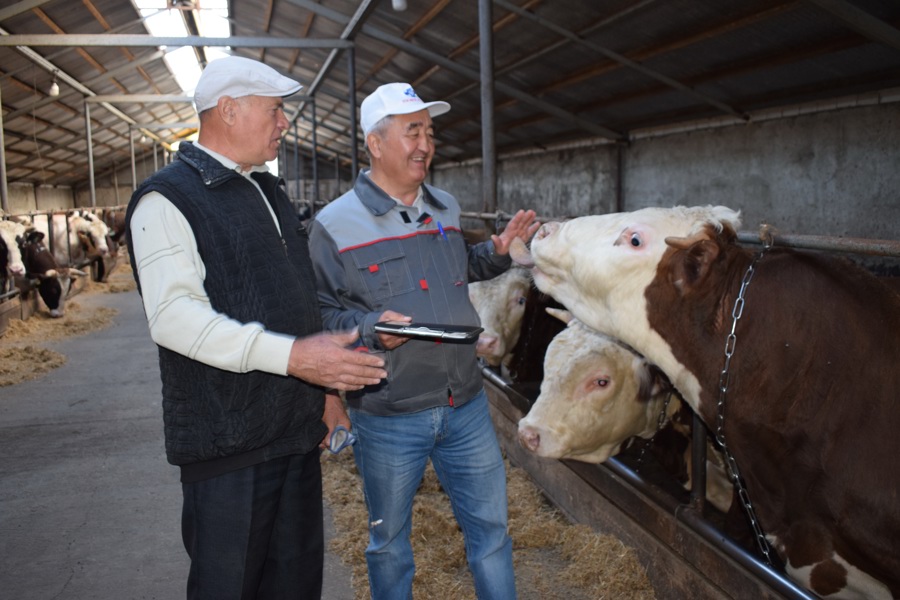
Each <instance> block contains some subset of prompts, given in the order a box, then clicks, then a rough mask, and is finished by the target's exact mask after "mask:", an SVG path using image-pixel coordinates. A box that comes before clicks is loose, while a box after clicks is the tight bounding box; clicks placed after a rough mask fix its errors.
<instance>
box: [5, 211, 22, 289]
mask: <svg viewBox="0 0 900 600" xmlns="http://www.w3.org/2000/svg"><path fill="white" fill-rule="evenodd" d="M24 233H25V227H24V226H23V225H21V224H19V223H16V222H14V221H6V220H3V221H0V253H3V255H4V257H5V260H4V261H3V263H2V264H3V266H4V267H5V270H6V272H8V273H9V274H10V275H11V276H13V277H21V276H23V275H25V265H24V263H23V262H22V253H21V251H20V249H19V244H18V239H19V238H20V237H21V236H22V235H23V234H24ZM6 272H2V273H0V275H2V276H3V277H4V278H5V277H6V274H7V273H6Z"/></svg>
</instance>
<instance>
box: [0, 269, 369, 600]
mask: <svg viewBox="0 0 900 600" xmlns="http://www.w3.org/2000/svg"><path fill="white" fill-rule="evenodd" d="M126 264H127V263H126ZM128 282H131V283H130V285H126V284H127V283H128ZM117 284H118V285H117ZM128 288H130V290H131V291H124V292H121V293H110V291H111V290H113V291H114V290H116V289H128ZM133 288H134V285H133V281H131V273H130V272H129V271H128V270H127V267H126V268H123V269H122V270H117V271H116V272H114V273H113V274H112V276H111V277H110V283H109V284H96V283H94V284H91V287H90V288H89V289H87V290H86V291H85V292H83V293H80V294H78V295H77V296H75V297H74V298H72V299H71V300H70V301H69V304H68V309H67V313H68V314H67V315H66V317H65V318H64V320H53V321H50V320H49V319H47V318H42V317H43V316H44V315H41V314H36V315H34V316H32V317H31V318H30V319H29V320H28V321H25V322H19V325H21V326H23V328H25V329H28V330H35V331H37V330H39V329H40V327H41V325H46V326H48V327H53V329H54V330H55V331H54V332H53V333H50V334H49V335H48V334H46V333H45V334H44V335H43V338H44V339H37V340H35V339H32V338H33V337H34V336H33V335H31V336H30V337H29V336H25V338H22V337H19V338H13V336H12V335H9V336H5V337H3V338H0V352H3V356H4V359H3V360H2V362H0V374H4V373H5V372H7V371H12V370H14V369H16V368H17V365H16V364H15V363H17V362H18V361H15V360H11V359H7V355H6V354H5V352H6V351H7V350H10V349H14V350H16V352H18V353H19V354H20V355H21V354H27V355H28V357H29V359H30V360H31V361H33V366H40V365H39V363H41V364H44V363H47V362H50V363H55V362H61V360H60V359H59V357H60V356H61V357H64V361H65V362H64V364H62V365H61V366H59V367H58V368H52V369H51V370H49V371H48V372H46V373H44V374H40V375H39V376H37V377H36V378H33V379H30V380H27V381H23V382H21V383H17V384H15V385H2V386H0V506H2V510H0V557H2V560H3V568H2V569H0V589H2V590H3V592H0V596H2V597H4V598H10V599H12V598H15V599H26V598H27V599H29V600H50V599H51V598H66V599H67V600H87V599H88V598H91V599H96V598H103V599H113V598H115V599H116V600H129V599H135V600H137V599H167V600H168V599H172V598H183V597H184V582H185V579H186V573H187V568H188V560H187V555H186V554H185V552H184V547H183V545H182V543H181V532H180V515H181V487H180V484H179V481H178V470H177V469H175V468H174V467H172V466H170V465H169V464H168V463H167V462H166V457H165V450H164V446H163V430H162V407H161V405H160V380H159V370H158V367H157V355H156V348H155V347H154V345H153V343H152V342H151V340H150V337H149V334H148V331H147V325H146V322H145V320H144V314H143V310H142V309H141V304H140V298H139V296H138V294H137V292H136V291H134V289H133ZM42 311H44V312H46V309H45V308H43V307H42ZM42 322H43V323H42ZM90 322H93V324H94V325H101V326H102V328H100V329H94V330H91V331H88V330H90V329H93V328H92V326H91V323H90ZM65 329H68V330H70V332H72V333H78V334H79V335H74V336H67V337H62V338H60V339H56V338H57V333H58V332H59V331H60V330H65ZM39 336H40V334H39ZM47 338H51V339H49V340H48V339H47ZM23 339H24V342H23ZM5 374H7V375H9V376H10V377H12V376H14V374H13V373H5ZM0 382H2V378H0ZM326 535H331V528H330V520H329V521H328V522H327V524H326ZM325 568H326V581H327V582H328V589H327V590H326V593H325V594H324V595H323V600H350V599H351V598H352V597H353V596H352V591H351V590H350V577H349V575H348V572H349V571H346V570H345V568H344V567H343V565H341V563H340V561H339V560H338V559H337V558H336V557H334V556H329V557H328V558H327V559H326V565H325Z"/></svg>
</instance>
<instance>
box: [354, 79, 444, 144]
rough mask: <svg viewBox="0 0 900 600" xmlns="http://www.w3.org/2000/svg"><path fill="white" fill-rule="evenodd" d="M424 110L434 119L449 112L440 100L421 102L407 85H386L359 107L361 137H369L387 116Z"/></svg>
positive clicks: (367, 97)
mask: <svg viewBox="0 0 900 600" xmlns="http://www.w3.org/2000/svg"><path fill="white" fill-rule="evenodd" d="M426 108H427V109H428V114H429V115H431V116H432V117H436V116H438V115H442V114H444V113H445V112H447V111H448V110H450V105H449V104H447V103H446V102H442V101H440V100H436V101H434V102H422V99H421V98H419V96H418V95H416V91H415V90H414V89H412V86H411V85H409V84H408V83H386V84H384V85H382V86H379V87H378V89H376V90H375V91H374V92H372V93H371V94H369V95H368V96H366V99H365V100H363V101H362V105H361V106H360V107H359V113H360V117H359V120H360V125H362V130H363V135H369V132H370V131H371V130H372V128H373V127H374V126H375V124H376V123H378V121H380V120H382V119H383V118H385V117H387V116H389V115H408V114H409V113H414V112H419V111H420V110H425V109H426Z"/></svg>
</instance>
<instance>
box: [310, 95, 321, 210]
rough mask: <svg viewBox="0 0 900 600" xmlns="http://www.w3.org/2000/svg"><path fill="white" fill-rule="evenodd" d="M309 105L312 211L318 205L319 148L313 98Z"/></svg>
mask: <svg viewBox="0 0 900 600" xmlns="http://www.w3.org/2000/svg"><path fill="white" fill-rule="evenodd" d="M309 104H310V107H311V108H312V134H313V135H312V176H313V206H312V210H313V212H315V211H316V208H317V207H318V206H320V205H319V149H318V144H319V140H318V138H317V137H316V128H317V124H316V99H315V98H313V99H312V100H311V101H310V103H309Z"/></svg>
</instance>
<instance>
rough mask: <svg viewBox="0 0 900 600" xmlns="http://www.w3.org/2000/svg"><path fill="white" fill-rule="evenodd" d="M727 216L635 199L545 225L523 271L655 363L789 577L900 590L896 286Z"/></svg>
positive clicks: (814, 585)
mask: <svg viewBox="0 0 900 600" xmlns="http://www.w3.org/2000/svg"><path fill="white" fill-rule="evenodd" d="M739 224H740V215H739V213H738V212H735V211H733V210H731V209H729V208H726V207H722V206H718V207H714V206H706V207H692V208H688V207H675V208H668V209H666V208H648V209H643V210H639V211H635V212H632V213H618V214H610V215H602V216H589V217H581V218H578V219H574V220H571V221H567V222H566V223H562V224H560V223H549V224H546V225H544V226H543V228H542V229H541V230H540V231H539V232H538V233H537V234H536V235H535V237H534V239H533V240H532V243H531V257H530V258H529V257H527V256H526V255H524V253H522V251H523V250H525V249H524V247H523V246H520V247H517V249H516V251H515V255H516V256H517V257H518V260H519V261H520V262H529V261H532V260H533V264H534V269H533V275H534V281H535V284H536V285H537V286H538V288H539V289H541V290H542V291H544V292H546V293H548V294H550V295H552V296H553V297H555V298H556V299H557V300H558V301H560V302H561V303H562V304H564V305H565V306H566V307H567V308H569V310H571V311H572V313H573V314H574V315H575V316H576V317H577V318H578V319H580V320H582V321H584V322H585V323H586V324H588V325H590V326H592V327H596V328H599V329H602V330H603V331H604V332H605V333H607V334H609V335H612V336H614V337H616V338H618V339H620V340H622V341H624V342H626V343H627V344H629V345H631V346H632V347H634V348H635V349H636V350H637V351H639V352H641V353H642V354H644V355H645V356H646V357H647V358H648V359H649V360H651V361H652V362H653V363H654V364H656V365H658V366H659V367H660V368H661V369H662V370H663V371H664V372H665V373H666V375H667V376H668V377H669V379H670V380H671V381H672V382H673V383H674V384H675V386H676V388H677V389H678V390H679V392H680V393H681V394H682V396H683V397H684V399H685V400H686V401H687V402H688V403H689V404H690V406H691V407H692V408H693V409H694V410H695V411H696V412H697V413H698V414H699V415H700V416H701V418H702V419H703V420H704V422H706V423H707V425H709V426H710V427H711V428H713V429H715V428H716V419H717V401H718V399H719V388H720V385H719V378H720V374H721V372H722V370H723V366H724V364H725V357H724V352H725V348H726V338H727V336H728V334H729V333H730V332H731V328H732V324H733V318H732V315H733V314H738V315H740V319H739V320H738V321H737V324H736V325H735V326H734V327H735V341H733V342H732V343H731V348H733V352H732V356H731V360H730V365H729V379H728V386H727V390H728V393H727V404H726V406H727V410H725V411H724V414H725V419H724V436H725V440H726V442H727V444H728V446H729V448H730V449H731V451H732V453H733V454H734V456H735V459H736V461H737V464H738V466H739V467H740V469H741V473H742V475H743V478H744V480H745V481H746V486H747V489H748V492H749V496H750V499H751V501H752V502H753V504H754V506H755V508H756V511H757V514H758V517H759V520H760V523H761V525H762V528H763V529H764V531H765V532H766V534H767V536H768V538H769V540H770V541H771V542H772V544H773V546H774V548H775V549H776V550H777V551H778V553H779V555H780V556H781V558H782V559H783V560H784V561H785V564H786V567H787V571H788V573H789V574H790V575H791V576H792V577H793V578H794V579H795V580H797V581H799V582H801V583H803V584H804V585H806V586H807V587H809V588H810V589H812V590H813V591H815V592H816V593H818V594H820V595H822V596H827V597H829V598H863V597H865V598H876V599H881V598H885V599H887V598H898V597H900V469H898V468H897V458H896V457H897V456H898V454H900V436H898V434H897V432H898V431H900V404H898V401H897V395H898V390H900V344H898V343H897V334H898V332H900V296H898V295H897V294H895V293H894V292H892V291H891V290H889V289H888V288H887V286H885V285H884V284H882V283H881V282H879V281H878V280H877V279H876V278H875V277H874V276H872V275H871V274H869V273H868V272H866V271H864V270H863V269H861V268H859V267H857V266H854V265H853V264H851V263H850V262H849V261H846V260H843V259H838V258H834V257H829V256H823V255H819V254H815V253H804V252H797V251H792V250H788V249H780V248H773V249H770V250H769V251H768V252H767V253H766V254H765V255H764V256H763V257H762V258H761V259H760V260H759V261H758V262H757V263H756V264H755V267H754V271H753V272H752V273H753V275H752V279H751V280H750V285H749V286H747V287H746V290H745V294H744V297H743V304H742V309H741V310H740V311H735V306H736V303H737V300H738V298H739V291H740V289H741V287H742V281H744V280H745V278H746V277H747V273H748V267H750V265H751V263H752V261H753V260H754V252H753V251H752V250H749V249H744V248H741V247H740V246H738V245H737V243H736V234H735V231H736V230H737V229H738V227H739Z"/></svg>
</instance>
